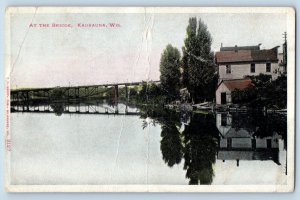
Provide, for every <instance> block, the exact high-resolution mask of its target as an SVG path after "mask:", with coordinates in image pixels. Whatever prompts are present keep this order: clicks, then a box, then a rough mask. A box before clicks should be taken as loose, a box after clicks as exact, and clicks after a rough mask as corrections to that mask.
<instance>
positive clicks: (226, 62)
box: [215, 45, 279, 82]
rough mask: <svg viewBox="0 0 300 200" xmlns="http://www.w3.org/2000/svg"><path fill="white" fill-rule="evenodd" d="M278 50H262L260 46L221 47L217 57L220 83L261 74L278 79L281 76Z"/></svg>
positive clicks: (275, 48) (276, 48)
mask: <svg viewBox="0 0 300 200" xmlns="http://www.w3.org/2000/svg"><path fill="white" fill-rule="evenodd" d="M278 48H279V46H276V47H274V48H272V49H263V50H261V49H260V45H257V46H242V47H238V46H235V47H221V48H220V51H219V52H217V53H216V55H215V61H216V64H217V66H218V74H219V82H221V81H222V80H228V79H242V78H244V77H245V76H256V75H259V74H261V73H262V74H268V75H271V76H272V79H276V78H277V77H278V75H279V63H278Z"/></svg>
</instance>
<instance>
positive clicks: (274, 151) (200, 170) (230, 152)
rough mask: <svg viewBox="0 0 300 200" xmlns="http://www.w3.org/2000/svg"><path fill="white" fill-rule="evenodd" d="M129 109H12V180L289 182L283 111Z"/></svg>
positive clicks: (109, 182) (181, 182)
mask: <svg viewBox="0 0 300 200" xmlns="http://www.w3.org/2000/svg"><path fill="white" fill-rule="evenodd" d="M105 106H107V105H101V106H98V107H94V108H92V107H89V108H87V106H81V107H80V109H81V110H84V109H86V110H89V112H96V111H98V112H101V111H103V110H104V111H105V109H104V107H105ZM41 107H42V106H41ZM42 109H43V108H40V110H42ZM64 109H66V108H64ZM68 109H69V110H70V111H72V109H74V111H75V110H76V108H75V107H74V108H73V107H72V106H70V107H69V108H68ZM97 109H98V110H97ZM101 109H102V110H101ZM111 109H112V110H113V109H115V108H111ZM50 110H53V106H52V107H50ZM118 111H119V112H120V113H122V112H124V111H125V106H124V105H120V106H119V109H118ZM128 111H129V112H136V111H141V115H104V114H103V115H101V114H97V115H92V114H66V113H64V114H61V113H60V114H58V115H60V116H57V115H55V114H54V113H43V112H41V113H38V112H37V113H28V112H24V113H21V112H15V113H12V115H11V133H12V141H13V147H12V153H11V174H12V177H11V179H12V184H35V185H43V184H47V185H49V184H62V185H64V184H74V183H76V184H177V185H186V184H247V185H249V184H272V185H273V184H286V166H287V163H286V144H287V141H286V138H287V137H286V134H287V133H286V116H285V115H270V114H269V115H259V114H249V113H248V114H237V113H210V114H207V113H203V114H200V113H198V114H197V113H175V112H172V111H170V110H164V109H154V108H140V109H136V108H128Z"/></svg>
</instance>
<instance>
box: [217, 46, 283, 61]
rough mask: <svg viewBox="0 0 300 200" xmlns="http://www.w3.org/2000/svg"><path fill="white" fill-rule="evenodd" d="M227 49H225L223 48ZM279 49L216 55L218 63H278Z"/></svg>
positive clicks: (236, 51) (228, 52)
mask: <svg viewBox="0 0 300 200" xmlns="http://www.w3.org/2000/svg"><path fill="white" fill-rule="evenodd" d="M223 48H225V47H223ZM240 48H241V47H240ZM277 48H278V47H274V48H272V49H264V50H256V49H254V50H253V49H247V48H246V49H242V50H232V51H230V50H223V51H219V52H217V53H216V55H215V58H216V63H217V64H220V63H239V62H268V61H269V62H272V61H273V62H277V61H278V58H277Z"/></svg>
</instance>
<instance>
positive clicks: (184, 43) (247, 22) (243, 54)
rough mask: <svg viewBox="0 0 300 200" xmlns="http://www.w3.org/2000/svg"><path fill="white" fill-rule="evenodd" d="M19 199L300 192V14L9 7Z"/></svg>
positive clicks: (8, 91)
mask: <svg viewBox="0 0 300 200" xmlns="http://www.w3.org/2000/svg"><path fill="white" fill-rule="evenodd" d="M5 48H6V49H5V69H6V71H5V120H6V122H5V133H4V140H5V189H6V191H8V192H292V191H293V190H294V175H295V171H294V169H295V168H294V164H295V152H294V148H295V10H294V9H293V8H288V7H276V8H275V7H234V8H231V7H215V8H214V7H210V8H207V7H8V8H7V9H6V15H5Z"/></svg>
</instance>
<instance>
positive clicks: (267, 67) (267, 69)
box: [266, 63, 271, 72]
mask: <svg viewBox="0 0 300 200" xmlns="http://www.w3.org/2000/svg"><path fill="white" fill-rule="evenodd" d="M266 72H271V63H267V64H266Z"/></svg>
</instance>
